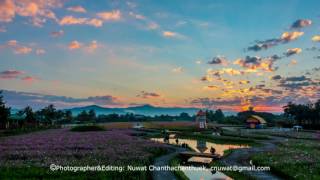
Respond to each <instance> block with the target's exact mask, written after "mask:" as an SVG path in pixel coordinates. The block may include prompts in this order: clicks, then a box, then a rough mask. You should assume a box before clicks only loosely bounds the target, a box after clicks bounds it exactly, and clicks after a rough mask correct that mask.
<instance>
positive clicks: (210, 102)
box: [190, 97, 241, 108]
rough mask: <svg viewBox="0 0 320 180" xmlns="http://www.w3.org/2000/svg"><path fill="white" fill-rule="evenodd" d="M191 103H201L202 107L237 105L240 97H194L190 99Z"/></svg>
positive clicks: (239, 102)
mask: <svg viewBox="0 0 320 180" xmlns="http://www.w3.org/2000/svg"><path fill="white" fill-rule="evenodd" d="M190 104H191V105H201V106H203V107H207V108H212V107H214V106H219V105H239V104H241V99H240V98H237V97H235V98H233V99H230V100H226V99H219V98H217V99H214V98H196V99H193V100H191V101H190Z"/></svg>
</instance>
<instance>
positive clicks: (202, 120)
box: [196, 110, 207, 129]
mask: <svg viewBox="0 0 320 180" xmlns="http://www.w3.org/2000/svg"><path fill="white" fill-rule="evenodd" d="M196 122H197V124H198V127H199V128H200V129H206V128H207V115H206V112H205V111H202V110H199V111H198V113H197V115H196Z"/></svg>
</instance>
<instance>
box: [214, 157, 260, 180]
mask: <svg viewBox="0 0 320 180" xmlns="http://www.w3.org/2000/svg"><path fill="white" fill-rule="evenodd" d="M210 166H211V167H213V166H224V164H223V163H221V162H220V161H213V162H212V163H210ZM222 173H224V174H225V175H227V176H229V177H231V178H232V179H236V180H255V178H254V177H252V176H250V175H247V174H245V173H243V172H239V171H222Z"/></svg>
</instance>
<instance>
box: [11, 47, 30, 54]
mask: <svg viewBox="0 0 320 180" xmlns="http://www.w3.org/2000/svg"><path fill="white" fill-rule="evenodd" d="M31 51H32V48H30V47H26V46H17V47H16V48H15V49H14V53H15V54H29V53H30V52H31Z"/></svg>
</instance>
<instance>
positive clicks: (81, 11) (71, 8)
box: [67, 6, 87, 13]
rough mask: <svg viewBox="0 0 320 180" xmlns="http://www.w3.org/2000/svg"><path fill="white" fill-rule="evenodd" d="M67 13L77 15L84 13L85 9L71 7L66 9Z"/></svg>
mask: <svg viewBox="0 0 320 180" xmlns="http://www.w3.org/2000/svg"><path fill="white" fill-rule="evenodd" d="M67 10H68V11H72V12H77V13H86V12H87V11H86V9H85V8H83V7H82V6H71V7H68V8H67Z"/></svg>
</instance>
